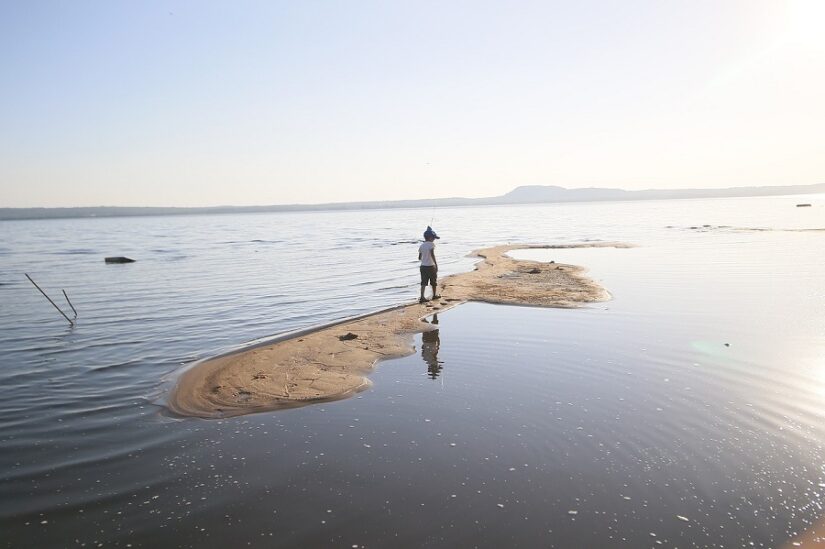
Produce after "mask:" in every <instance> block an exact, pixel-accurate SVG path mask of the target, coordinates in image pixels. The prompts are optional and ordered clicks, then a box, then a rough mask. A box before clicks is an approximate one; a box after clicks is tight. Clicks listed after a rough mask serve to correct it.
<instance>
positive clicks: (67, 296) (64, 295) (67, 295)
mask: <svg viewBox="0 0 825 549" xmlns="http://www.w3.org/2000/svg"><path fill="white" fill-rule="evenodd" d="M63 297H65V298H66V302H67V303H68V304H69V307H71V308H72V312H73V313H74V317H75V318H77V309H75V308H74V305H72V300H71V299H69V294H67V293H66V290H63Z"/></svg>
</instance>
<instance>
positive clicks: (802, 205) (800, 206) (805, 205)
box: [796, 204, 811, 208]
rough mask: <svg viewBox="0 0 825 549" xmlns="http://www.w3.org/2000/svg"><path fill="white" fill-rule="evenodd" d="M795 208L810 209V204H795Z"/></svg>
mask: <svg viewBox="0 0 825 549" xmlns="http://www.w3.org/2000/svg"><path fill="white" fill-rule="evenodd" d="M796 207H797V208H810V207H811V205H810V204H797V205H796Z"/></svg>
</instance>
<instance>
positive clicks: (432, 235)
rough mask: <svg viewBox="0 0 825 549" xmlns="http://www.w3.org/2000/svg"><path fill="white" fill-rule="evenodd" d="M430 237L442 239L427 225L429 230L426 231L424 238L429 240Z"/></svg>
mask: <svg viewBox="0 0 825 549" xmlns="http://www.w3.org/2000/svg"><path fill="white" fill-rule="evenodd" d="M429 237H433V238H441V237H440V236H438V235H437V234H435V231H434V230H433V228H432V227H430V226H429V225H427V230H426V231H424V238H425V239H426V238H429Z"/></svg>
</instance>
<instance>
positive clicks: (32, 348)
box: [0, 195, 825, 548]
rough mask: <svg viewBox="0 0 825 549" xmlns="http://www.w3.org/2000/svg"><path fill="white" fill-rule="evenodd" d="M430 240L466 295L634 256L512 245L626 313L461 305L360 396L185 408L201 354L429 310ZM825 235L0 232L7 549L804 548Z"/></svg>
mask: <svg viewBox="0 0 825 549" xmlns="http://www.w3.org/2000/svg"><path fill="white" fill-rule="evenodd" d="M799 202H810V203H812V204H813V206H812V207H811V208H796V207H795V204H796V203H799ZM431 220H432V224H433V226H434V227H435V228H436V230H437V231H438V232H439V234H441V236H442V240H440V241H439V242H438V248H437V253H438V256H439V263H440V265H441V272H442V274H449V273H451V272H459V271H465V270H468V269H470V268H472V264H473V263H474V260H473V259H471V258H467V257H466V254H467V253H468V252H469V251H471V250H472V249H474V248H478V247H483V246H487V245H493V244H501V243H507V242H547V243H562V244H563V243H576V242H585V241H624V242H629V243H633V244H636V245H637V247H636V248H632V249H587V250H553V251H529V252H517V253H516V252H514V255H515V256H517V257H524V258H532V259H537V260H545V261H549V260H555V261H557V262H569V263H576V264H581V265H586V266H588V267H590V269H591V274H592V276H593V277H594V278H596V279H598V280H600V281H601V282H602V283H603V284H604V285H605V286H606V287H607V289H608V290H609V291H610V292H611V293H612V295H613V300H611V301H609V302H605V303H599V304H593V305H590V306H588V307H585V308H582V309H577V310H554V309H533V308H527V307H502V306H493V305H486V304H466V305H463V306H461V307H459V308H457V309H454V310H451V311H448V312H447V313H444V314H442V315H439V317H438V318H437V319H432V318H431V319H430V320H431V321H434V320H437V321H438V325H439V330H438V332H434V333H430V334H427V335H426V336H421V335H418V336H416V339H415V344H416V352H415V354H413V355H411V356H409V357H406V358H402V359H398V360H393V361H388V362H384V363H381V364H380V365H379V366H378V368H377V369H376V371H375V372H374V374H373V375H372V376H371V379H372V380H373V382H374V386H373V388H372V389H370V390H369V391H367V392H364V393H361V394H360V395H358V396H357V397H356V398H353V399H350V400H345V401H339V402H333V403H326V404H321V405H314V406H308V407H304V408H298V409H291V410H284V411H279V412H272V413H264V414H256V415H251V416H244V417H238V418H233V419H227V420H217V421H206V420H199V419H181V418H176V417H173V416H171V415H169V414H168V413H166V412H165V409H164V408H163V405H162V404H163V395H164V393H165V391H166V389H167V388H168V384H169V379H171V378H172V377H173V376H174V374H175V373H176V372H178V371H179V370H180V368H182V367H184V366H185V365H186V364H189V363H191V362H192V361H194V360H197V359H200V358H204V357H208V356H211V355H214V354H217V353H220V352H224V351H226V350H229V349H232V348H235V347H238V346H240V345H243V344H245V343H248V342H251V341H255V340H258V339H260V338H265V337H268V336H271V335H274V334H278V333H283V332H286V331H289V330H293V329H296V328H301V327H306V326H310V325H315V324H320V323H323V322H327V321H330V320H335V319H339V318H343V317H347V316H351V315H355V314H358V313H362V312H366V311H371V310H376V309H380V308H383V307H387V306H392V305H396V304H398V303H401V302H406V301H412V300H414V299H415V298H416V297H417V277H418V274H417V267H416V265H417V262H416V250H417V241H418V239H419V236H420V233H421V232H422V230H423V229H424V227H425V226H426V225H427V224H429V223H430V222H431ZM822 228H825V196H822V195H819V196H807V197H770V198H749V199H717V200H683V201H657V202H626V203H606V204H567V205H542V206H509V207H484V208H454V209H427V210H391V211H363V212H327V213H288V214H245V215H217V216H185V217H151V218H113V219H82V220H48V221H17V222H0V266H1V268H0V297H1V299H0V357H2V361H1V362H2V367H0V382H1V383H2V386H3V387H4V389H5V398H4V399H2V401H0V544H2V545H3V546H7V547H30V546H38V547H68V546H89V547H90V546H98V545H100V544H102V545H103V546H113V547H126V546H131V547H158V546H164V547H166V546H168V547H199V548H202V547H229V546H233V547H234V546H253V547H274V546H278V547H316V546H317V547H335V546H339V547H353V546H359V547H360V546H367V547H384V546H388V545H390V544H392V545H395V546H400V547H405V546H412V547H422V546H423V547H456V546H460V547H465V546H466V547H471V546H480V547H504V546H509V547H516V546H520V547H535V546H548V547H612V546H615V547H644V546H659V545H662V546H668V547H750V546H756V547H780V546H782V545H783V543H785V542H787V541H789V540H791V539H792V538H793V537H794V536H796V535H797V534H799V533H801V532H803V531H804V530H806V529H809V528H810V527H811V526H812V525H814V524H815V523H817V522H818V521H820V520H821V519H822V518H823V515H825V509H823V507H822V506H823V504H825V459H823V458H825V455H823V444H825V261H823V258H822V251H823V249H825V246H824V245H825V231H821V230H820V231H817V230H810V229H822ZM109 255H127V256H130V257H133V258H135V259H137V262H136V263H133V264H129V265H105V264H104V263H103V258H104V257H105V256H109ZM24 273H28V274H30V275H31V276H32V277H33V278H34V279H35V280H36V281H37V282H38V283H39V284H40V285H41V287H43V288H44V290H46V291H47V292H48V293H49V294H50V295H51V296H52V297H53V298H55V300H56V301H57V302H58V303H59V304H61V305H62V306H64V310H68V307H66V306H65V305H63V304H64V301H63V299H62V294H61V293H60V290H61V289H65V290H66V291H67V293H68V294H69V296H70V298H71V299H72V302H73V303H74V305H75V307H76V308H77V310H78V312H79V317H78V322H77V325H76V326H74V327H70V326H68V323H66V321H65V320H63V319H62V317H60V316H59V314H58V313H57V312H56V311H55V310H54V309H52V307H51V306H50V305H49V304H48V302H46V300H45V299H44V298H43V297H42V296H41V295H40V294H39V293H37V291H36V290H35V289H34V288H33V287H32V286H31V285H30V284H29V282H28V281H27V280H26V278H25V276H24ZM58 296H60V299H57V298H58ZM822 531H823V533H825V529H823V530H822Z"/></svg>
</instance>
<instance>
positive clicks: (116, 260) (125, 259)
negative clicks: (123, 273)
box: [104, 255, 135, 263]
mask: <svg viewBox="0 0 825 549" xmlns="http://www.w3.org/2000/svg"><path fill="white" fill-rule="evenodd" d="M104 261H105V262H106V263H134V262H135V260H134V259H129V258H128V257H123V256H122V255H119V256H117V257H107V258H106V259H104Z"/></svg>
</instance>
